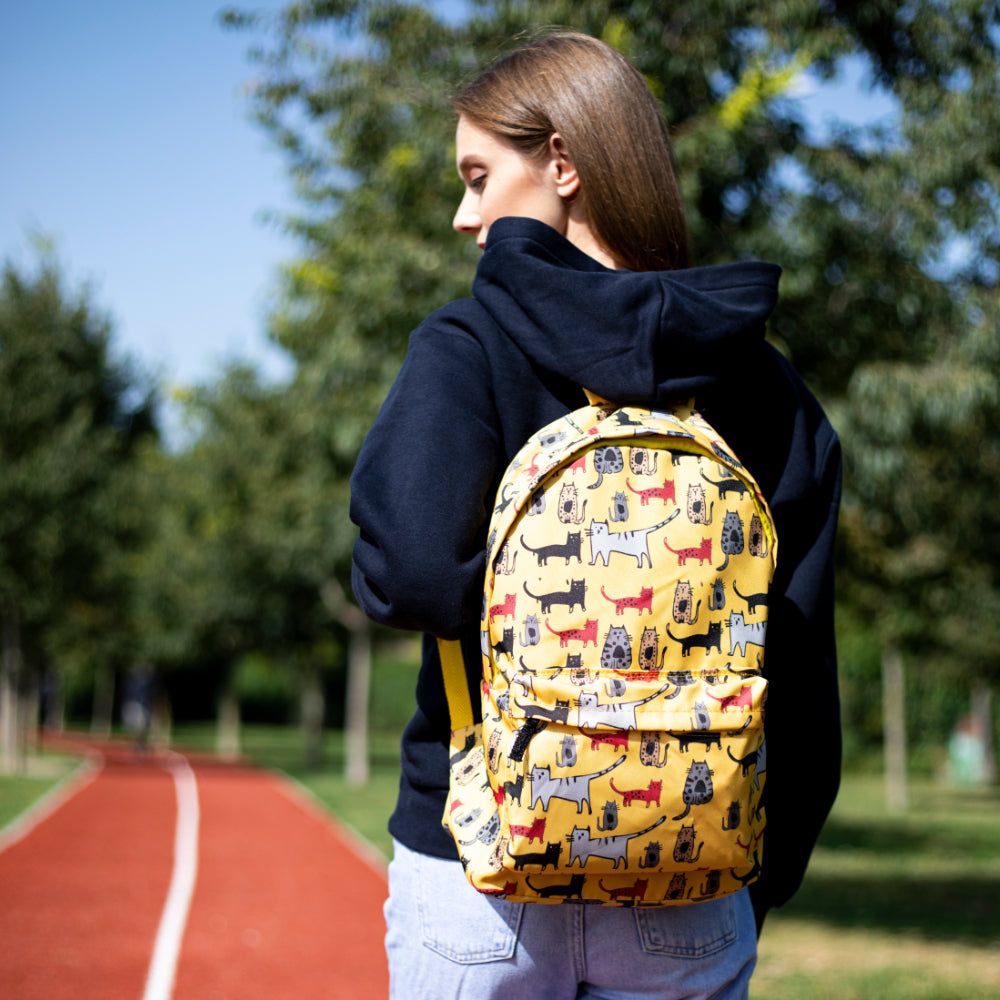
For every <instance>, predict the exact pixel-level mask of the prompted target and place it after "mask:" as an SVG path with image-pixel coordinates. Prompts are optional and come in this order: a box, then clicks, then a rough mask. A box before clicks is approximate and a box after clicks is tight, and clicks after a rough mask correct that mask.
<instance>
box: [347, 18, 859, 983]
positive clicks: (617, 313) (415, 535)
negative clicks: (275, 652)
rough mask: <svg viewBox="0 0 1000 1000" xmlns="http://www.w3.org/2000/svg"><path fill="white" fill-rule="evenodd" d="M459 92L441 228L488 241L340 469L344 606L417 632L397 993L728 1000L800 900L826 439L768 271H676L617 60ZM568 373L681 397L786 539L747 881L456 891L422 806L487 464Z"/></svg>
mask: <svg viewBox="0 0 1000 1000" xmlns="http://www.w3.org/2000/svg"><path fill="white" fill-rule="evenodd" d="M453 107H454V109H455V111H456V112H457V115H458V121H457V130H456V147H457V167H458V171H459V174H460V176H461V178H462V181H463V183H464V185H465V193H464V196H463V198H462V201H461V204H460V205H459V208H458V211H457V212H456V215H455V218H454V220H453V226H454V228H455V229H456V230H457V231H458V232H459V233H462V234H465V235H468V236H471V237H473V238H474V239H475V240H476V242H477V244H478V245H479V247H480V248H481V249H483V251H484V252H483V256H482V258H481V260H480V263H479V267H478V269H477V273H476V278H475V281H474V283H473V287H472V293H473V294H472V298H470V299H463V300H460V301H457V302H453V303H450V304H448V305H446V306H444V307H443V308H442V309H440V310H438V311H437V312H435V313H434V314H433V315H431V316H430V317H428V318H427V320H426V321H425V322H424V323H422V324H421V325H420V326H419V327H418V328H417V330H415V331H414V333H413V335H412V336H411V339H410V344H409V348H408V351H407V356H406V359H405V361H404V364H403V367H402V369H401V371H400V373H399V376H398V378H397V380H396V383H395V384H394V386H393V388H392V390H391V391H390V393H389V395H388V397H387V399H386V401H385V404H384V406H383V408H382V410H381V412H380V413H379V416H378V419H377V420H376V422H375V425H374V426H373V428H372V430H371V432H370V434H369V436H368V438H367V440H366V442H365V445H364V447H363V449H362V451H361V454H360V456H359V459H358V463H357V466H356V468H355V471H354V474H353V476H352V481H351V489H352V501H351V518H352V520H353V521H354V522H355V523H356V524H357V525H358V526H359V527H360V529H361V531H360V537H359V539H358V542H357V545H356V547H355V552H354V572H353V586H354V591H355V594H356V596H357V599H358V601H359V603H360V604H361V606H362V608H363V609H364V610H365V611H366V613H367V614H368V615H369V616H370V617H372V618H373V619H375V620H376V621H379V622H382V623H384V624H387V625H391V626H395V627H398V628H403V629H414V630H418V631H421V632H423V633H424V644H423V662H422V666H421V671H420V675H419V679H418V683H417V692H416V701H417V707H416V712H415V714H414V716H413V718H412V719H411V721H410V723H409V725H408V726H407V728H406V731H405V733H404V736H403V746H402V776H401V781H400V791H399V799H398V802H397V806H396V810H395V812H394V813H393V815H392V818H391V819H390V822H389V829H390V832H391V833H392V835H393V838H394V842H395V853H394V858H393V861H392V864H391V865H390V869H389V892H390V895H389V900H388V902H387V903H386V909H385V912H386V919H387V924H388V933H387V936H386V947H387V951H388V956H389V966H390V976H391V981H392V994H393V996H396V997H406V998H408V1000H419V998H425V997H426V998H431V997H433V998H452V997H474V998H477V1000H479V998H487V997H494V996H495V997H503V998H505V1000H516V998H521V997H546V998H550V997H551V998H562V997H566V998H574V997H609V998H610V997H614V998H615V1000H624V998H632V997H650V998H651V997H657V998H660V997H673V996H678V997H680V996H684V997H695V996H704V997H740V996H745V995H746V990H747V983H748V981H749V978H750V975H751V972H752V970H753V965H754V961H755V958H756V934H755V924H754V918H755V917H756V927H757V930H758V931H759V927H760V925H761V923H762V921H763V919H764V915H765V914H766V912H767V910H768V908H769V907H770V906H773V905H780V904H781V903H783V902H785V901H786V900H787V899H788V898H790V896H791V895H792V894H793V893H794V892H795V890H796V888H797V887H798V884H799V882H800V881H801V878H802V875H803V873H804V871H805V867H806V863H807V861H808V858H809V854H810V852H811V850H812V847H813V844H814V843H815V840H816V837H817V836H818V833H819V830H820V827H821V826H822V823H823V821H824V819H825V817H826V815H827V812H828V811H829V808H830V806H831V804H832V802H833V798H834V796H835V794H836V788H837V784H838V780H839V767H840V742H839V740H840V735H839V732H840V731H839V717H838V701H837V687H836V658H835V651H834V641H833V575H832V550H833V540H834V532H835V526H836V515H837V506H838V502H839V495H840V475H841V472H840V448H839V444H838V441H837V438H836V435H835V434H834V432H833V430H832V428H831V426H830V424H829V422H828V421H827V419H826V417H825V416H824V414H823V412H822V410H821V408H820V407H819V404H818V403H817V402H816V400H815V399H814V398H813V397H812V395H811V394H810V393H809V391H808V390H807V389H806V388H805V386H804V385H803V383H802V381H801V380H800V378H799V377H798V376H797V375H796V374H795V372H794V371H793V370H792V369H791V367H790V366H789V365H788V363H787V362H786V361H785V360H784V359H783V358H782V357H781V356H780V355H779V354H778V353H777V352H776V351H774V350H773V349H772V348H770V347H769V346H768V345H767V344H766V343H765V341H764V325H765V321H766V319H767V317H768V316H769V315H770V313H771V311H772V310H773V308H774V305H775V301H776V298H777V283H778V277H779V275H780V273H781V269H780V268H779V267H778V266H777V265H774V264H767V263H764V262H760V261H744V262H739V263H732V264H724V265H715V266H708V267H690V266H689V265H690V260H689V253H688V240H687V233H686V228H685V223H684V215H683V211H682V208H681V204H680V198H679V193H678V187H677V183H676V179H675V177H674V174H673V170H672V167H671V155H670V149H669V144H668V140H667V133H666V127H665V125H664V123H663V121H662V119H661V117H660V115H659V113H658V110H657V107H656V104H655V101H654V100H653V98H652V96H651V95H650V93H649V91H648V89H647V87H646V85H645V83H644V82H643V80H642V78H641V76H640V75H639V74H638V73H637V72H636V71H635V70H634V69H633V68H632V67H631V66H630V65H629V63H628V62H627V61H626V60H625V59H624V58H623V57H621V56H620V55H619V54H618V53H616V52H615V51H614V50H613V49H611V48H610V47H608V46H606V45H604V44H603V43H601V42H599V41H597V40H595V39H592V38H589V37H588V36H585V35H581V34H576V33H571V32H563V31H560V32H554V33H552V34H549V35H547V36H545V37H542V38H540V39H538V40H536V41H534V42H531V43H530V44H528V45H525V46H523V47H522V48H519V49H517V50H515V51H514V52H512V53H510V54H508V55H507V56H506V57H504V58H503V59H501V60H500V61H499V62H498V63H496V64H495V65H494V66H492V67H491V68H490V69H488V70H487V71H486V72H485V73H483V74H482V75H481V76H480V77H478V78H477V79H476V80H474V81H473V82H472V83H471V84H470V85H469V86H467V87H466V88H465V89H464V90H463V91H461V93H459V95H458V96H457V97H456V98H455V100H454V102H453ZM582 386H586V387H587V388H588V389H590V390H592V391H593V392H595V393H597V394H598V395H600V396H602V397H604V398H606V399H611V400H615V401H616V402H621V403H625V402H628V403H634V404H636V405H645V406H656V405H665V404H666V403H668V402H670V401H671V400H676V399H678V398H687V397H690V396H695V397H696V398H697V401H698V406H699V409H700V410H701V411H702V412H703V413H704V414H705V416H706V417H707V418H708V419H709V421H710V422H711V423H712V424H713V426H715V427H716V428H717V429H718V430H719V432H720V433H721V434H722V435H723V436H724V437H725V439H726V440H727V441H728V442H729V444H730V445H731V446H732V447H733V448H734V449H735V451H736V453H737V454H738V455H739V456H740V459H741V461H742V462H743V463H744V464H745V465H746V466H747V467H748V469H749V470H750V472H751V473H752V474H753V476H754V477H755V479H756V480H757V482H758V483H759V484H760V486H761V488H762V490H763V491H764V494H765V496H766V497H767V499H768V501H769V503H770V506H771V510H772V512H773V515H774V518H775V523H776V527H777V532H778V536H779V538H780V539H781V555H780V558H779V560H778V569H777V575H776V577H775V580H774V584H773V586H772V589H771V592H770V595H769V605H770V608H769V630H768V645H767V656H766V672H767V675H768V677H769V684H770V688H769V691H770V694H769V702H768V713H767V722H766V733H767V743H768V757H769V776H768V780H767V785H766V792H765V795H766V805H767V819H768V825H767V837H766V838H765V855H764V862H763V874H762V876H761V878H760V879H759V880H758V881H757V882H755V883H754V884H753V885H752V886H751V887H750V889H749V890H747V889H744V890H742V891H740V892H738V893H735V894H733V895H731V896H728V897H725V898H723V899H718V900H714V901H710V902H705V903H699V904H697V905H692V906H682V907H662V908H660V907H656V908H651V909H640V910H634V911H632V910H629V909H627V908H618V907H583V906H575V905H562V906H543V905H537V904H514V903H509V902H506V901H503V900H498V899H493V898H490V897H488V896H482V895H479V894H478V893H476V892H475V891H474V890H473V889H471V888H470V887H469V886H468V884H467V883H466V881H465V878H464V876H463V873H462V869H461V865H460V863H459V862H458V860H457V854H456V848H455V844H454V842H453V841H452V840H451V838H450V837H449V835H448V834H447V832H446V831H445V830H444V829H443V828H442V826H441V816H442V813H443V810H444V806H445V796H446V792H447V787H448V760H447V757H448V736H449V721H448V710H447V705H446V701H445V696H444V690H443V684H442V677H441V667H440V662H439V660H438V653H437V644H436V641H435V639H436V638H438V637H441V638H446V639H457V640H459V641H460V642H461V644H462V649H463V654H464V660H465V663H466V665H467V668H468V673H469V677H468V680H469V687H470V691H471V692H473V693H475V692H476V691H477V690H478V683H479V664H480V662H481V658H480V653H479V637H478V624H479V616H480V603H481V600H482V586H483V577H484V569H485V567H484V562H485V544H486V530H487V525H488V521H489V514H490V512H491V510H492V507H493V504H494V502H495V501H494V494H495V490H496V486H497V483H498V481H499V479H500V476H501V474H502V472H503V470H504V468H505V466H506V465H507V463H508V462H509V461H510V459H511V457H512V456H513V455H514V454H515V452H516V451H517V450H518V448H519V447H520V446H521V445H522V444H523V442H524V441H525V440H526V439H527V438H528V437H529V436H530V435H531V434H532V433H533V432H534V431H535V430H537V429H538V428H540V427H542V426H543V425H545V424H547V423H549V422H550V421H552V420H554V419H556V418H557V417H560V416H562V415H564V414H565V413H567V412H569V411H570V410H573V409H576V408H578V407H579V406H581V405H584V403H585V399H584V396H583V393H582V391H581V387H582ZM473 703H474V704H478V698H477V697H473ZM806 712H808V715H806ZM805 718H808V727H807V728H806V727H804V726H803V721H804V719H805Z"/></svg>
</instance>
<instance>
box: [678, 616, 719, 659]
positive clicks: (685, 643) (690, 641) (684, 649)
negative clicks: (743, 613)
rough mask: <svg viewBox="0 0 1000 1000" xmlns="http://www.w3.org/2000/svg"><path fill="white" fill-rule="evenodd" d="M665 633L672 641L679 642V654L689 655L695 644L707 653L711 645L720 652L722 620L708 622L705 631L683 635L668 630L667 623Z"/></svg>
mask: <svg viewBox="0 0 1000 1000" xmlns="http://www.w3.org/2000/svg"><path fill="white" fill-rule="evenodd" d="M667 635H669V636H670V638H671V639H673V640H674V642H679V643H680V644H681V656H690V655H691V650H692V649H694V648H695V647H697V646H700V647H702V648H703V649H704V650H705V652H706V653H708V651H709V650H710V649H712V648H713V647H714V648H715V649H716V650H717V651H718V652H720V653H721V652H722V622H709V625H708V631H707V632H703V633H696V634H695V635H685V636H676V635H674V634H673V632H671V631H670V626H669V625H668V626H667Z"/></svg>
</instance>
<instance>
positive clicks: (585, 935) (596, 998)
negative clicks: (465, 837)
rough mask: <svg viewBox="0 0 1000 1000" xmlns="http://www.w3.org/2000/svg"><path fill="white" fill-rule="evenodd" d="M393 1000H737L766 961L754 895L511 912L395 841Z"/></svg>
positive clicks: (443, 865) (389, 941)
mask: <svg viewBox="0 0 1000 1000" xmlns="http://www.w3.org/2000/svg"><path fill="white" fill-rule="evenodd" d="M394 846H395V852H394V855H393V859H392V862H391V863H390V865H389V898H388V900H387V901H386V903H385V920H386V927H387V933H386V936H385V947H386V954H387V955H388V958H389V982H390V997H391V1000H491V998H494V997H495V998H497V1000H501V998H502V1000H538V998H540V997H544V998H545V1000H671V998H677V1000H679V998H681V997H683V998H691V1000H694V998H699V997H700V998H703V1000H737V998H745V997H746V996H747V986H748V984H749V982H750V976H751V974H752V973H753V969H754V964H755V962H756V960H757V932H756V927H755V924H754V917H753V910H752V908H751V905H750V896H749V893H748V892H747V890H746V889H742V890H741V891H740V892H737V893H734V894H733V895H731V896H726V897H723V898H722V899H718V900H713V901H711V902H706V903H697V904H694V905H691V906H663V907H654V908H636V909H631V908H627V907H618V906H583V905H577V904H573V903H563V904H559V905H543V904H540V903H511V902H508V901H506V900H503V899H497V898H493V897H490V896H484V895H481V894H480V893H478V892H476V890H475V889H473V888H472V887H471V886H470V885H469V883H468V882H466V880H465V874H464V873H463V871H462V866H461V865H460V864H459V862H458V861H444V860H441V859H440V858H433V857H430V856H429V855H426V854H417V853H416V852H414V851H411V850H409V849H408V848H406V847H404V846H403V845H402V844H400V843H399V842H398V841H394Z"/></svg>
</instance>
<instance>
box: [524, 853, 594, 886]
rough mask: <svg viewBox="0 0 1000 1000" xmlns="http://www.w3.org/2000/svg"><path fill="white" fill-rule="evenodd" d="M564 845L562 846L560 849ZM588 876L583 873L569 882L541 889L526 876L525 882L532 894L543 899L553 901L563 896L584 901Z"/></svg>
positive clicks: (574, 876)
mask: <svg viewBox="0 0 1000 1000" xmlns="http://www.w3.org/2000/svg"><path fill="white" fill-rule="evenodd" d="M561 846H562V845H561V844H560V847H561ZM586 879H587V876H586V875H584V874H583V873H582V872H581V873H580V874H577V875H571V876H570V879H569V881H568V882H563V883H561V884H559V885H543V886H542V887H541V888H538V889H536V888H535V886H533V885H532V884H531V879H530V878H528V877H527V876H525V879H524V881H525V882H527V883H528V888H529V889H531V891H532V892H537V893H538V895H539V897H540V898H541V899H552V898H553V897H554V896H562V897H563V898H564V899H574V898H575V899H580V900H582V899H583V885H584V882H585V881H586Z"/></svg>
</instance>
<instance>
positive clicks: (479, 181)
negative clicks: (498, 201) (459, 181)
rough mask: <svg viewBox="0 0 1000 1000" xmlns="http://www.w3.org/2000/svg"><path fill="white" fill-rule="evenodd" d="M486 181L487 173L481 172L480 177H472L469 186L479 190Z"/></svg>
mask: <svg viewBox="0 0 1000 1000" xmlns="http://www.w3.org/2000/svg"><path fill="white" fill-rule="evenodd" d="M485 183H486V174H480V175H479V176H478V177H472V178H470V180H469V187H470V188H472V190H473V191H479V190H481V189H482V186H483V185H484V184H485Z"/></svg>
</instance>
